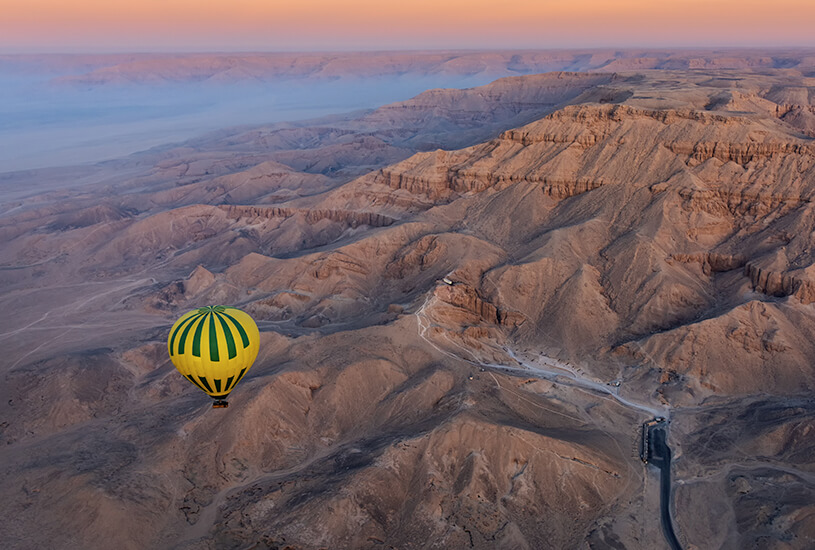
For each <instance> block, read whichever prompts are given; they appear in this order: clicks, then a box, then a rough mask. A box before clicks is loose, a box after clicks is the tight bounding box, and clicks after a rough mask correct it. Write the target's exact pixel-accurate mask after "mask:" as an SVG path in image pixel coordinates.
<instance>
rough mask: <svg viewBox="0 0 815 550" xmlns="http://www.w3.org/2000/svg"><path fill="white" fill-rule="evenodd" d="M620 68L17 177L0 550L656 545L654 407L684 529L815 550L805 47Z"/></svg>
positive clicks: (9, 228)
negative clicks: (770, 55)
mask: <svg viewBox="0 0 815 550" xmlns="http://www.w3.org/2000/svg"><path fill="white" fill-rule="evenodd" d="M598 55H599V54H598ZM689 55H690V54H687V55H686V54H682V55H679V54H677V57H673V58H671V59H673V61H671V63H674V64H676V63H679V61H678V60H683V59H684V60H685V61H684V62H687V63H688V64H692V63H695V61H692V59H691V58H690V57H688V56H689ZM683 56H685V57H683ZM640 59H642V58H640ZM606 61H608V60H606ZM663 62H664V63H668V62H669V61H668V60H663V61H662V62H658V61H654V60H649V61H647V63H646V62H645V61H640V62H639V63H641V64H645V65H647V67H645V66H643V67H642V68H649V69H651V68H656V69H663V68H664V67H663V66H661V65H660V64H659V63H663ZM719 62H722V63H723V61H721V59H720V60H719ZM152 63H153V62H152V61H151V64H150V65H149V67H153V66H154V65H152ZM626 63H628V64H629V65H630V64H631V63H633V61H632V60H631V59H630V58H627V57H625V56H623V57H620V58H619V59H616V60H613V62H609V63H607V65H606V66H605V67H606V68H607V69H615V70H616V71H617V72H616V73H613V74H611V73H609V72H603V73H551V74H544V75H534V76H529V77H512V78H506V79H502V80H498V81H496V82H494V83H492V84H489V85H487V86H484V87H478V88H472V89H468V90H433V91H429V92H426V93H424V94H421V95H419V96H417V97H416V98H414V99H413V100H409V101H405V102H402V103H397V104H392V105H387V106H385V107H382V108H380V109H377V110H374V111H372V112H369V111H366V112H361V113H357V114H355V115H349V116H345V117H339V118H336V119H324V120H319V121H315V122H309V123H302V124H298V125H289V124H279V125H267V126H262V127H251V128H247V127H241V128H237V129H233V130H223V131H220V132H218V133H215V134H211V135H208V136H206V137H201V138H197V139H195V140H192V141H189V142H186V143H184V144H182V145H179V146H177V147H167V148H163V149H160V150H153V151H148V152H145V153H141V154H139V155H135V156H131V157H127V158H123V159H120V160H117V161H115V162H109V163H102V164H99V165H96V166H86V167H78V168H66V169H60V170H40V171H32V172H29V173H19V172H18V173H13V174H4V175H3V176H2V177H3V185H4V186H8V188H9V193H8V194H7V195H3V196H2V197H0V198H2V202H0V237H2V239H3V240H2V242H3V246H2V247H0V282H1V283H2V286H0V300H2V302H3V305H4V307H5V309H6V311H7V315H6V316H5V317H4V318H3V321H0V338H2V339H3V343H4V350H5V351H4V357H5V359H4V361H3V362H2V363H0V369H1V370H0V376H2V380H3V384H2V385H0V393H2V395H0V397H2V399H0V430H2V431H0V438H1V439H2V444H3V445H2V447H0V464H2V469H0V471H2V474H0V487H2V490H3V494H4V495H5V497H4V499H3V502H2V504H0V510H2V513H3V517H4V518H6V520H5V522H4V523H3V527H2V528H0V534H2V536H3V540H5V541H7V543H6V544H7V546H9V547H11V548H43V547H60V548H103V547H121V548H134V549H136V548H139V549H141V548H190V549H192V548H212V549H215V548H251V547H256V548H281V549H282V548H291V549H304V550H305V549H309V550H312V549H314V550H316V549H319V548H379V547H383V548H388V547H394V548H426V549H430V548H484V549H487V548H506V549H516V548H528V549H539V548H582V547H590V548H608V547H612V548H661V547H663V545H664V544H665V543H664V542H663V541H664V539H663V536H662V532H661V527H660V522H659V521H660V520H659V516H658V509H659V491H658V479H657V474H656V470H654V469H648V468H646V467H645V466H644V465H643V464H642V462H641V461H640V458H639V456H638V453H637V444H638V439H637V438H638V435H639V433H640V431H639V425H640V424H641V423H642V422H643V421H644V420H647V419H649V418H651V417H653V416H656V415H662V416H666V417H669V419H670V424H669V426H670V431H669V444H670V445H671V448H672V451H673V455H674V461H673V465H672V468H673V472H672V474H673V479H674V482H675V484H674V491H673V517H674V523H675V528H676V531H677V536H678V538H679V540H680V542H681V543H682V544H683V546H684V547H687V548H693V547H695V548H708V547H715V548H743V547H752V546H758V547H765V546H766V547H777V548H800V549H805V548H810V547H811V546H812V536H813V530H814V529H815V523H813V521H812V519H811V518H812V514H811V507H812V504H811V503H812V501H813V499H812V496H813V495H812V493H813V491H812V471H813V467H814V466H813V456H814V455H813V453H812V449H811V447H812V443H811V441H812V438H811V437H809V436H810V435H811V432H812V428H813V418H815V407H813V403H812V399H811V398H810V396H811V392H812V389H813V386H814V385H815V370H813V368H812V361H811V360H810V358H811V357H812V356H813V353H815V349H813V344H812V342H813V341H815V340H813V336H814V335H815V316H813V314H812V302H813V300H815V297H813V296H815V295H813V279H812V269H813V268H812V265H813V262H815V258H814V257H813V254H815V253H814V252H813V249H812V247H811V239H812V234H813V231H814V230H815V227H813V223H814V222H813V219H815V218H813V216H812V212H811V210H812V206H811V205H812V198H813V193H815V149H813V144H812V136H811V125H810V121H809V118H807V117H809V115H807V114H806V113H810V114H811V113H812V112H813V109H814V108H815V100H813V99H811V98H815V93H813V92H814V91H815V85H813V83H812V81H811V77H810V76H809V74H810V73H808V72H807V71H808V70H809V69H806V67H807V65H806V63H811V60H810V61H807V58H806V57H805V56H803V55H802V56H800V58H799V65H800V68H799V69H795V68H793V69H784V71H774V70H772V67H771V66H770V65H768V63H771V62H770V61H767V59H766V58H765V57H756V58H753V57H750V56H746V57H745V59H744V60H742V61H740V62H739V63H740V65H741V66H740V67H730V68H728V69H727V70H725V69H719V68H716V67H712V65H715V63H716V61H715V59H714V58H711V59H708V60H707V61H706V63H707V64H703V65H702V66H701V70H695V71H684V72H683V69H685V68H686V67H684V66H678V65H671V66H670V68H671V69H672V70H670V71H668V70H658V71H648V72H643V73H636V72H632V71H631V66H627V65H626ZM732 63H734V62H732ZM131 67H132V66H131ZM626 67H627V68H626ZM753 67H757V68H760V69H761V70H760V71H758V70H756V71H753V70H752V68H753ZM735 69H738V70H735ZM151 70H152V69H151ZM100 71H101V69H100ZM89 74H96V75H97V76H98V75H99V74H100V73H99V72H98V71H97V72H94V73H89ZM101 74H107V73H105V72H104V71H102V73H101ZM145 74H147V73H145ZM802 90H803V91H802ZM69 176H70V177H69ZM4 189H5V187H4ZM209 304H231V305H235V306H238V307H240V308H241V309H244V310H245V311H247V312H249V313H250V314H251V315H252V316H253V317H254V318H255V319H256V321H257V323H258V326H259V327H260V330H261V351H260V355H259V357H258V360H257V362H256V364H255V366H254V367H253V368H252V370H251V371H250V373H249V375H248V376H247V377H246V378H245V379H244V380H243V381H242V382H241V385H240V386H238V388H237V389H236V390H235V391H234V392H233V393H232V394H231V396H230V406H229V408H228V409H219V410H213V409H211V408H210V403H209V399H208V398H207V397H206V396H205V395H204V394H203V393H201V392H200V391H198V390H197V389H196V388H195V387H193V386H192V385H191V384H189V383H188V382H187V381H186V380H184V379H183V378H182V377H181V376H180V375H179V374H178V373H177V372H176V371H175V370H174V369H173V367H172V365H171V363H170V361H169V358H168V357H167V355H166V338H167V332H168V330H169V327H170V326H171V324H172V323H173V321H174V320H175V319H176V318H177V317H178V315H180V314H181V313H183V312H186V311H188V310H190V309H192V308H194V307H200V306H203V305H209ZM767 503H772V507H768V504H767ZM665 547H667V546H665Z"/></svg>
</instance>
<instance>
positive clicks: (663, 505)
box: [648, 423, 682, 550]
mask: <svg viewBox="0 0 815 550" xmlns="http://www.w3.org/2000/svg"><path fill="white" fill-rule="evenodd" d="M649 430H650V435H649V438H648V446H649V449H650V453H649V459H648V462H649V464H653V465H654V466H656V467H657V468H659V471H660V473H659V516H660V520H661V522H662V532H663V533H664V534H665V540H667V541H668V546H670V547H671V550H682V546H680V544H679V540H677V538H676V533H674V527H673V522H671V448H670V447H668V443H667V438H668V434H667V433H666V431H665V424H664V423H663V424H657V425H656V426H652V427H650V428H649Z"/></svg>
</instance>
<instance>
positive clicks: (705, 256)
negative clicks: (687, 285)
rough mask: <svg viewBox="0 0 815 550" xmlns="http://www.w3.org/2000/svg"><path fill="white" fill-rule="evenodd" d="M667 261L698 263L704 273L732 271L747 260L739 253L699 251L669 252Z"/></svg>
mask: <svg viewBox="0 0 815 550" xmlns="http://www.w3.org/2000/svg"><path fill="white" fill-rule="evenodd" d="M668 261H669V262H670V261H677V262H680V263H686V264H687V263H698V264H700V265H701V266H702V272H703V273H704V274H705V275H710V274H712V273H720V272H723V271H732V270H734V269H739V268H740V267H743V266H744V264H745V263H746V262H747V258H745V257H744V256H743V255H741V254H717V253H715V252H699V253H696V254H671V256H670V257H669V258H668Z"/></svg>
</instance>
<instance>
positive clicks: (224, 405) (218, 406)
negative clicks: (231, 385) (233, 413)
mask: <svg viewBox="0 0 815 550" xmlns="http://www.w3.org/2000/svg"><path fill="white" fill-rule="evenodd" d="M228 406H229V403H227V402H226V401H224V400H223V399H218V400H217V401H215V403H213V404H212V408H213V409H225V408H227V407H228Z"/></svg>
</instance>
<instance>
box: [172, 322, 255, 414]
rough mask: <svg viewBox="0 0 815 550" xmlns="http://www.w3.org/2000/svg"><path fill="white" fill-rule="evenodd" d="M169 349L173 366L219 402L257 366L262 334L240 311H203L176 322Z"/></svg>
mask: <svg viewBox="0 0 815 550" xmlns="http://www.w3.org/2000/svg"><path fill="white" fill-rule="evenodd" d="M167 349H168V351H169V353H170V360H171V361H172V362H173V365H175V368H176V369H178V371H179V372H180V373H181V374H183V375H184V377H185V378H186V379H187V380H189V381H190V382H192V383H193V384H195V385H196V386H198V388H200V389H201V390H202V391H204V392H205V393H206V394H208V395H209V396H211V397H212V398H214V399H218V400H220V399H224V398H225V397H226V396H227V395H229V392H231V391H232V390H233V389H234V388H235V386H236V385H237V384H238V382H240V381H241V378H243V377H244V376H245V375H246V372H247V371H248V370H249V367H251V366H252V363H254V361H255V358H256V357H257V355H258V350H259V349H260V332H258V327H257V325H256V324H255V322H254V321H253V320H252V318H251V317H250V316H249V315H247V314H246V313H244V312H243V311H241V310H239V309H237V308H234V307H225V306H208V307H202V308H199V309H195V310H193V311H190V312H188V313H185V314H184V315H182V316H181V318H180V319H179V320H178V321H176V322H175V324H174V325H173V327H172V328H171V329H170V336H169V337H168V339H167ZM223 406H226V404H225V403H223Z"/></svg>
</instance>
